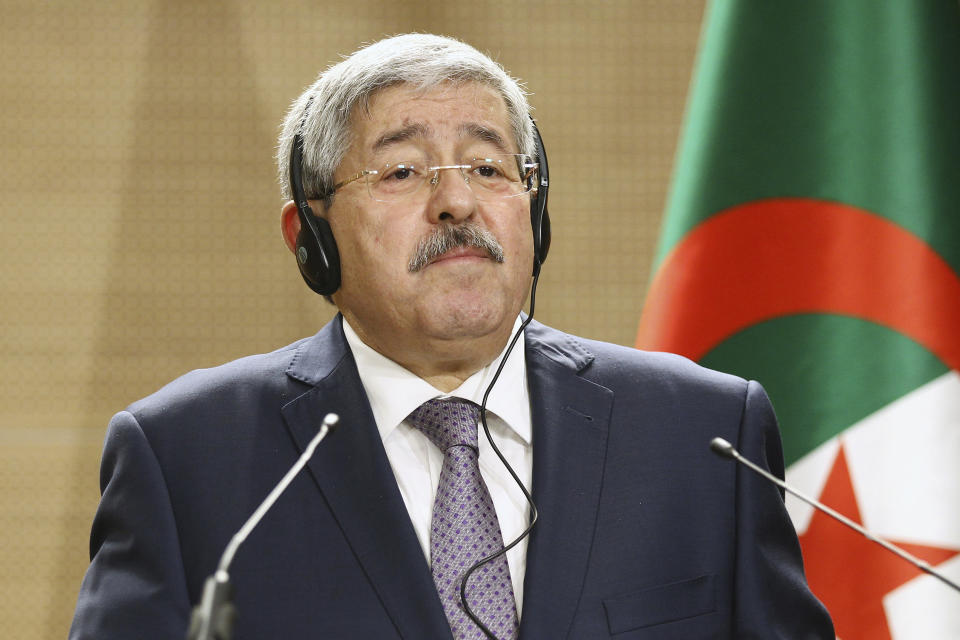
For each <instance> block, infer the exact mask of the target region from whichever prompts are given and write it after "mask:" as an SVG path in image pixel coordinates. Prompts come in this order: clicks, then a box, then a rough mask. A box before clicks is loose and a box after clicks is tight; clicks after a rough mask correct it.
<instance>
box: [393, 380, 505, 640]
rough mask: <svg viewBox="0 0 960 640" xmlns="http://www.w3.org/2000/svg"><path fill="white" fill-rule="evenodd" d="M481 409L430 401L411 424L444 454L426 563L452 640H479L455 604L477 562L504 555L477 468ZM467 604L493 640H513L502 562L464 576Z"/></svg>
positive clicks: (463, 403) (455, 402)
mask: <svg viewBox="0 0 960 640" xmlns="http://www.w3.org/2000/svg"><path fill="white" fill-rule="evenodd" d="M479 416H480V407H478V406H477V405H475V404H473V403H472V402H468V401H466V400H459V399H446V400H439V399H436V400H430V401H429V402H425V403H423V404H422V405H420V407H419V408H417V409H416V410H415V411H414V412H413V413H411V414H410V416H409V418H408V419H409V420H410V421H411V422H412V423H413V425H414V426H416V427H417V428H418V429H419V430H420V431H422V432H423V433H424V435H426V436H427V437H428V438H429V439H430V441H431V442H433V444H435V445H437V447H439V449H440V450H441V451H443V470H442V471H441V472H440V484H439V486H438V487H437V497H436V500H434V503H433V521H432V524H431V528H430V557H431V565H432V567H431V568H432V572H433V582H434V584H436V586H437V592H438V593H439V594H440V601H441V602H442V603H443V610H444V612H445V613H446V614H447V621H448V622H449V623H450V629H451V630H452V631H453V637H454V638H456V640H467V639H470V640H473V639H478V640H483V639H485V638H486V636H485V635H484V633H483V631H481V630H480V628H479V627H477V625H476V624H474V622H473V621H472V620H471V619H470V617H469V616H468V615H467V613H466V612H465V611H464V610H463V606H462V605H461V604H460V581H461V579H462V578H463V574H464V573H466V571H467V570H468V569H469V568H470V567H472V566H473V565H474V563H475V562H477V560H480V559H481V558H485V557H486V556H488V555H490V554H492V553H494V552H495V551H499V550H500V549H502V548H503V535H502V534H501V533H500V522H499V520H497V512H496V510H495V509H494V508H493V501H492V500H491V499H490V492H489V491H488V490H487V485H486V484H484V482H483V478H482V477H480V468H479V467H478V466H477V419H478V418H479ZM467 602H468V603H469V604H470V610H471V611H473V613H474V615H476V616H477V617H478V618H479V619H480V620H481V621H482V622H483V624H484V625H485V626H486V627H487V628H488V629H489V630H490V631H492V632H493V633H494V635H496V637H497V638H498V639H499V640H513V639H515V638H516V637H517V628H518V621H517V608H516V603H515V602H514V599H513V583H512V582H511V580H510V568H509V567H508V566H507V558H506V556H505V555H501V556H499V557H497V558H496V559H495V560H491V561H490V562H488V563H486V564H485V565H483V566H482V567H480V568H479V569H477V570H476V571H474V572H473V573H472V574H471V575H470V580H469V581H468V583H467Z"/></svg>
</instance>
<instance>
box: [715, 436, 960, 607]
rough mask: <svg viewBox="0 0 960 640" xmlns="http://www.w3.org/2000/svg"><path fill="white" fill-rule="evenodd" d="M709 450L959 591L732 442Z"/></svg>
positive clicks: (718, 440) (922, 563) (717, 441)
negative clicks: (784, 479) (757, 462)
mask: <svg viewBox="0 0 960 640" xmlns="http://www.w3.org/2000/svg"><path fill="white" fill-rule="evenodd" d="M710 450H711V451H713V452H714V453H716V454H717V455H719V456H721V457H724V458H729V459H730V460H735V461H737V462H739V463H740V464H743V465H744V466H746V467H747V468H748V469H750V470H751V471H754V472H756V473H758V474H760V475H761V476H763V477H764V478H766V479H767V480H769V481H770V482H772V483H774V484H775V485H777V486H778V487H780V488H781V489H783V490H784V491H786V492H787V493H790V494H791V495H794V496H796V497H797V498H799V499H800V500H803V501H804V502H806V503H807V504H808V505H810V506H811V507H813V508H814V509H817V510H819V511H822V512H823V513H825V514H827V515H828V516H830V517H831V518H833V519H834V520H837V521H839V522H841V523H843V524H845V525H847V526H848V527H850V528H851V529H853V530H854V531H856V532H857V533H859V534H860V535H862V536H863V537H865V538H866V539H867V540H870V541H872V542H876V543H877V544H878V545H880V546H881V547H883V548H884V549H886V550H887V551H889V552H890V553H893V554H895V555H897V556H899V557H901V558H903V559H904V560H906V561H907V562H909V563H910V564H912V565H913V566H915V567H916V568H917V569H920V570H921V571H923V572H924V573H928V574H930V575H931V576H933V577H934V578H936V579H937V580H940V581H941V582H943V583H944V584H946V585H947V586H949V587H950V588H951V589H953V590H954V591H958V592H960V584H957V583H956V582H954V581H953V580H951V579H950V578H948V577H946V576H945V575H943V574H942V573H940V572H939V571H937V570H936V569H934V568H933V567H932V566H930V563H929V562H926V561H924V560H921V559H919V558H917V557H915V556H913V555H911V554H910V553H907V552H906V551H904V550H903V549H901V548H900V547H898V546H897V545H895V544H893V543H891V542H887V541H886V540H884V539H883V538H881V537H879V536H877V535H875V534H873V533H870V532H869V531H867V530H866V529H864V528H863V527H862V526H860V525H859V524H857V523H856V522H854V521H853V520H851V519H850V518H848V517H846V516H845V515H843V514H841V513H838V512H837V511H834V510H833V509H831V508H830V507H828V506H827V505H825V504H823V503H822V502H819V501H817V500H814V499H813V498H810V497H808V496H805V495H804V494H802V493H800V492H799V491H797V490H796V489H794V488H793V487H791V486H790V485H788V484H787V483H786V482H784V481H783V480H781V479H780V478H778V477H776V476H775V475H773V474H772V473H770V472H769V471H767V470H766V469H764V468H762V467H759V466H757V465H756V464H754V463H752V462H750V461H749V460H747V459H746V458H744V457H743V455H741V453H740V452H739V451H737V450H736V449H734V448H733V445H732V444H730V443H729V442H727V441H726V440H724V439H723V438H714V439H713V440H711V441H710Z"/></svg>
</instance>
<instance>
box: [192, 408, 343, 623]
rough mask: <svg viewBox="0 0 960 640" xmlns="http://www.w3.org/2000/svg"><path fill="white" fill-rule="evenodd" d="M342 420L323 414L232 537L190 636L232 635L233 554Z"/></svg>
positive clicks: (198, 608) (194, 616)
mask: <svg viewBox="0 0 960 640" xmlns="http://www.w3.org/2000/svg"><path fill="white" fill-rule="evenodd" d="M339 422H340V417H339V416H338V415H337V414H335V413H328V414H327V415H326V416H325V417H324V419H323V423H322V424H321V425H320V430H319V431H317V435H315V436H314V437H313V440H311V441H310V444H308V445H307V448H306V449H304V450H303V453H302V454H301V455H300V458H298V459H297V461H296V462H295V463H294V465H293V466H292V467H290V470H289V471H287V473H286V475H284V476H283V478H281V479H280V482H278V483H277V486H275V487H274V488H273V490H272V491H271V492H270V493H269V494H268V495H267V497H266V498H264V500H263V502H261V503H260V506H259V507H257V509H256V511H254V512H253V515H251V516H250V518H248V519H247V521H246V522H245V523H244V524H243V526H242V527H240V530H239V531H237V533H235V534H234V536H233V538H231V539H230V543H229V544H228V545H227V548H226V549H225V550H224V552H223V555H222V556H221V557H220V564H219V565H217V570H216V571H215V572H214V574H213V575H211V576H210V577H209V578H207V581H206V582H205V583H204V585H203V596H202V597H201V599H200V604H198V605H197V606H196V607H194V609H193V614H192V615H191V616H190V628H189V629H188V630H187V640H230V638H231V637H232V636H233V621H234V619H235V618H236V615H237V610H236V607H235V606H234V605H233V588H232V587H231V586H230V574H229V573H228V572H227V570H228V569H229V568H230V563H231V562H233V556H234V554H236V552H237V549H238V548H239V547H240V545H241V544H243V541H244V540H246V539H247V536H249V535H250V532H251V531H253V529H254V527H256V526H257V525H258V524H259V523H260V520H261V519H263V516H264V515H266V513H267V511H269V510H270V507H272V506H273V503H274V502H276V501H277V498H279V497H280V494H282V493H283V492H284V491H286V489H287V487H288V486H289V485H290V483H291V482H292V481H293V478H294V477H295V476H296V475H297V474H298V473H299V472H300V470H301V469H303V468H304V467H305V466H306V464H307V462H308V461H309V460H310V458H311V456H313V452H314V451H316V449H317V446H318V445H319V444H320V441H321V440H323V439H324V438H325V437H327V434H329V433H330V432H331V431H333V430H334V428H335V427H336V426H337V424H338V423H339Z"/></svg>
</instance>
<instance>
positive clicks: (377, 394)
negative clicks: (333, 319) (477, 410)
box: [343, 316, 531, 444]
mask: <svg viewBox="0 0 960 640" xmlns="http://www.w3.org/2000/svg"><path fill="white" fill-rule="evenodd" d="M520 323H521V321H520V317H519V316H517V319H516V320H515V321H514V324H513V331H512V332H511V334H510V335H511V338H512V337H513V335H514V334H515V333H516V332H517V330H518V329H519V328H520ZM343 333H344V335H345V336H346V338H347V344H349V345H350V350H351V351H352V352H353V358H354V360H355V361H356V363H357V371H358V372H359V373H360V380H361V382H362V383H363V388H364V391H366V393H367V398H368V400H369V401H370V408H371V409H372V410H373V417H374V420H376V423H377V429H378V430H379V431H380V437H381V438H383V439H386V438H387V437H388V436H389V435H390V434H391V433H393V431H394V429H396V428H397V427H398V426H399V425H400V423H401V422H403V420H404V419H405V418H406V417H407V416H408V415H410V413H411V412H412V411H413V410H414V409H416V408H417V407H419V406H420V405H421V404H423V403H424V402H426V401H427V400H431V399H433V398H445V397H457V398H463V399H465V400H470V401H472V402H475V403H476V404H478V405H479V404H480V403H481V401H482V400H483V394H484V392H485V391H486V390H487V387H488V386H489V384H490V381H491V380H492V379H493V375H494V373H496V371H497V367H498V366H499V365H500V361H501V359H502V358H503V355H504V353H505V352H506V350H507V345H504V348H503V351H501V352H500V354H499V355H498V356H497V357H496V358H495V359H494V360H493V362H491V363H490V364H488V365H487V366H485V367H484V368H482V369H480V370H479V371H477V372H476V373H474V374H473V375H472V376H470V377H469V378H467V379H466V380H464V382H463V384H461V385H460V386H459V387H457V388H456V389H454V390H453V391H451V392H450V393H446V394H445V393H443V392H442V391H440V390H439V389H437V388H436V387H434V386H432V385H431V384H430V383H428V382H427V381H425V380H423V379H422V378H420V377H418V376H417V375H416V374H414V373H413V372H411V371H409V370H407V369H405V368H403V367H402V366H400V365H399V364H397V363H396V362H394V361H393V360H391V359H390V358H387V357H386V356H384V355H383V354H381V353H379V352H377V351H375V350H374V349H372V348H371V347H369V346H367V344H366V343H364V342H363V341H362V340H361V339H360V337H359V336H358V335H357V333H356V332H355V331H354V330H353V327H351V326H350V323H348V322H347V320H346V318H344V319H343ZM508 345H509V342H508ZM525 355H526V349H525V346H524V340H523V337H522V336H521V337H520V339H519V340H517V344H516V345H515V346H514V348H513V351H512V352H511V353H510V357H509V358H507V364H506V365H505V366H504V368H503V371H502V372H501V373H500V378H499V379H498V380H497V383H496V384H495V385H494V386H493V391H491V392H490V397H489V398H488V399H487V411H488V412H489V413H492V414H496V415H497V416H498V417H499V418H500V419H501V420H503V421H504V422H505V423H506V424H507V426H508V427H509V428H510V429H512V430H513V431H514V432H516V434H517V435H518V436H520V438H522V439H523V441H524V442H526V443H528V444H529V443H530V439H531V426H530V400H529V398H530V394H529V393H528V390H527V364H526V357H525Z"/></svg>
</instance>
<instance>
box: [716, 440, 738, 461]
mask: <svg viewBox="0 0 960 640" xmlns="http://www.w3.org/2000/svg"><path fill="white" fill-rule="evenodd" d="M710 450H711V451H713V452H714V453H715V454H717V455H718V456H723V457H724V458H730V459H731V460H733V459H734V458H736V457H737V450H736V449H734V448H733V445H732V444H730V443H729V442H727V441H726V440H724V439H723V438H714V439H713V440H711V441H710Z"/></svg>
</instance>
